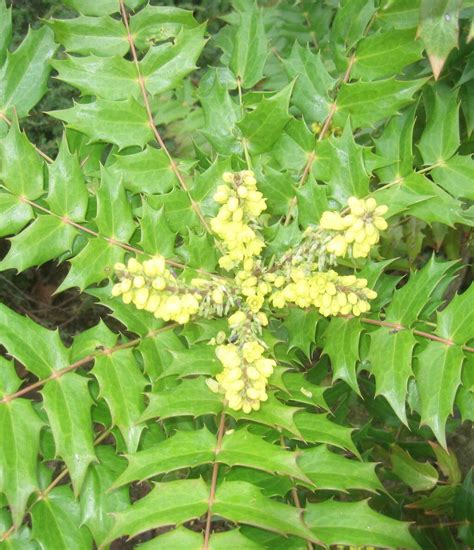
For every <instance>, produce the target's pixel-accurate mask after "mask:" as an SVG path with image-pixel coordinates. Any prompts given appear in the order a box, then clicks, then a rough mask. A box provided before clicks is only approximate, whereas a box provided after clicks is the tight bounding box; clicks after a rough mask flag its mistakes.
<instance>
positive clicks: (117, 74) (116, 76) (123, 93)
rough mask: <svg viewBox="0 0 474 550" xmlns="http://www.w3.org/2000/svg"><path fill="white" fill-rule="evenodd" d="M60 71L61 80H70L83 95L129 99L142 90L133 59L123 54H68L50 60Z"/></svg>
mask: <svg viewBox="0 0 474 550" xmlns="http://www.w3.org/2000/svg"><path fill="white" fill-rule="evenodd" d="M51 65H52V66H53V68H54V69H56V70H57V71H58V76H57V78H59V80H62V81H64V82H67V83H68V84H71V85H72V86H74V87H75V88H77V89H78V90H80V91H81V93H82V95H95V96H99V97H102V98H104V99H114V100H120V99H128V98H129V97H131V96H133V97H137V96H138V95H139V94H140V86H139V85H138V81H137V71H136V68H135V66H134V64H133V63H132V62H131V61H126V60H125V59H123V57H120V56H113V57H97V56H95V55H93V56H88V57H78V56H72V55H70V56H67V57H66V58H65V59H55V60H53V61H52V62H51Z"/></svg>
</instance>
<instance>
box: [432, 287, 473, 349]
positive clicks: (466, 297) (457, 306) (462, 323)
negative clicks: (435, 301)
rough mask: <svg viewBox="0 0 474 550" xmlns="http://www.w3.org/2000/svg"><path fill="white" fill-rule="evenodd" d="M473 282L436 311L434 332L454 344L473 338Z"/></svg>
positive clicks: (463, 342)
mask: <svg viewBox="0 0 474 550" xmlns="http://www.w3.org/2000/svg"><path fill="white" fill-rule="evenodd" d="M473 304H474V284H472V283H471V286H470V287H469V288H468V289H467V290H466V291H465V292H463V294H457V295H456V296H455V297H454V298H453V300H452V301H451V302H450V303H449V305H448V306H447V307H446V308H444V309H443V310H442V311H440V312H438V317H437V329H436V333H437V334H439V335H440V336H442V337H443V338H446V339H447V340H452V341H453V342H456V344H461V345H462V344H465V343H466V342H468V341H469V340H470V339H471V338H474V333H473V330H472V327H473V326H474V308H473V307H472V305H473Z"/></svg>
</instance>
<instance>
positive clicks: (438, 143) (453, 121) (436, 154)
mask: <svg viewBox="0 0 474 550" xmlns="http://www.w3.org/2000/svg"><path fill="white" fill-rule="evenodd" d="M434 1H436V0H434ZM425 99H426V101H425V104H426V107H425V108H426V111H427V121H426V126H425V128H424V129H423V134H422V136H421V139H420V143H419V144H418V149H419V150H420V152H421V156H422V157H423V162H424V163H425V164H427V165H429V164H437V163H440V162H443V161H447V160H448V159H449V158H451V157H452V156H453V155H454V153H455V152H456V151H457V149H458V147H459V144H460V139H459V104H458V101H457V97H456V94H455V93H454V92H453V90H451V89H449V88H445V87H443V86H441V85H439V84H438V85H437V86H435V87H433V88H427V90H426V92H425Z"/></svg>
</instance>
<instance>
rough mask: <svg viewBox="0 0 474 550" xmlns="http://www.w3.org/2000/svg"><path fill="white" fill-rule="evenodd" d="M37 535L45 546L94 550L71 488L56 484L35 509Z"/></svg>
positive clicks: (32, 517) (34, 532) (42, 546)
mask: <svg viewBox="0 0 474 550" xmlns="http://www.w3.org/2000/svg"><path fill="white" fill-rule="evenodd" d="M31 520H32V523H33V531H32V536H33V538H34V539H35V540H36V541H37V542H38V543H39V544H40V545H41V548H54V549H55V550H71V549H72V548H74V550H90V548H92V545H93V541H92V537H91V534H90V531H89V530H88V529H87V527H85V526H81V511H80V508H79V503H78V502H77V501H76V500H75V498H74V496H73V494H72V491H71V489H69V487H67V486H62V487H56V488H55V489H53V490H52V491H51V492H50V493H49V494H48V495H47V496H46V497H44V498H42V499H40V500H38V502H37V503H36V504H35V505H34V506H33V508H32V510H31Z"/></svg>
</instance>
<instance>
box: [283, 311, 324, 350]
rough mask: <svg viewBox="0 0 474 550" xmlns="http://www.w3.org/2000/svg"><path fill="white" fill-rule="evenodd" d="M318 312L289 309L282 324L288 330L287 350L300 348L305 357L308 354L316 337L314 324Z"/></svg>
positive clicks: (316, 322) (316, 320)
mask: <svg viewBox="0 0 474 550" xmlns="http://www.w3.org/2000/svg"><path fill="white" fill-rule="evenodd" d="M319 319H320V317H319V314H318V313H317V312H316V311H313V310H303V309H299V308H294V309H290V310H289V311H288V316H287V317H286V319H285V321H284V322H283V323H282V326H283V327H285V329H286V330H287V331H288V334H289V338H288V350H291V349H293V348H298V349H300V350H301V351H302V352H303V353H304V354H305V355H306V357H309V355H310V349H311V345H312V344H313V343H314V341H315V339H316V325H317V324H318V320H319Z"/></svg>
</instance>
